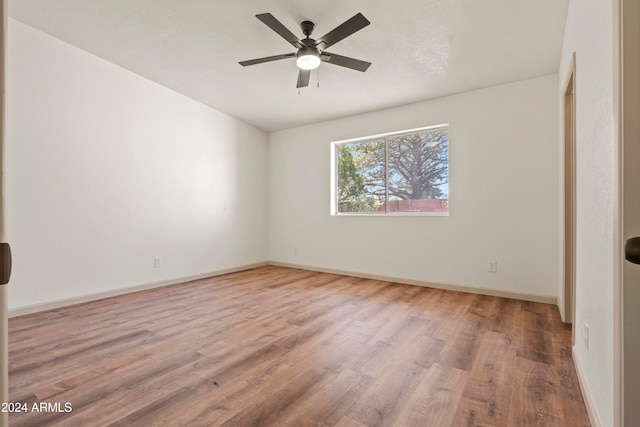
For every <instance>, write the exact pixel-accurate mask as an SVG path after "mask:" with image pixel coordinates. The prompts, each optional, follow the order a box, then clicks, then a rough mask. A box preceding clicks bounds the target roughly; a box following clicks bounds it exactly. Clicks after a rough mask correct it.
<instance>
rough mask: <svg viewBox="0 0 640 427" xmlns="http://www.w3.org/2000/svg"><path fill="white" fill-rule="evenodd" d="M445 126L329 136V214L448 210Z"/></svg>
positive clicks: (446, 131) (440, 213) (434, 211)
mask: <svg viewBox="0 0 640 427" xmlns="http://www.w3.org/2000/svg"><path fill="white" fill-rule="evenodd" d="M448 131H449V129H448V127H447V126H446V125H444V126H435V127H428V128H422V129H413V130H410V131H404V132H397V133H391V134H385V135H380V136H373V137H366V138H359V139H354V140H349V141H340V142H334V143H333V144H332V150H333V155H332V159H333V168H334V175H333V178H334V185H333V203H332V214H378V215H385V214H398V213H402V214H411V213H414V214H431V215H448V212H449V136H448Z"/></svg>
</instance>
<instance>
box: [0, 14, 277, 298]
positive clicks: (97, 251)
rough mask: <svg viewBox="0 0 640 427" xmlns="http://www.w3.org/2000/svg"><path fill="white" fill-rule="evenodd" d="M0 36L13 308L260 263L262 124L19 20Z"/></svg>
mask: <svg viewBox="0 0 640 427" xmlns="http://www.w3.org/2000/svg"><path fill="white" fill-rule="evenodd" d="M8 40H9V60H8V63H9V70H8V89H7V110H8V114H7V158H8V161H7V177H6V182H7V208H8V212H7V228H8V239H9V241H10V242H11V245H12V249H13V254H14V266H13V277H12V280H11V286H10V287H9V306H10V308H16V307H23V306H28V305H32V304H38V303H42V302H46V301H52V300H59V299H63V298H69V297H74V296H78V295H84V294H91V293H96V292H103V291H108V290H111V289H116V288H122V287H126V286H131V285H140V284H144V283H150V282H157V281H165V280H171V279H174V278H180V277H186V276H191V275H198V274H203V273H208V272H213V271H217V270H221V269H227V268H233V267H238V266H243V265H247V264H251V263H256V262H264V261H265V260H266V254H267V243H266V237H267V233H266V230H267V222H266V214H267V198H266V190H267V186H266V180H267V172H266V168H267V146H266V145H267V135H266V134H265V133H264V132H263V131H260V130H258V129H256V128H254V127H252V126H249V125H247V124H245V123H243V122H240V121H238V120H236V119H234V118H232V117H230V116H227V115H225V114H222V113H220V112H218V111H216V110H213V109H211V108H209V107H207V106H204V105H202V104H199V103H197V102H195V101H193V100H191V99H189V98H186V97H184V96H182V95H179V94H177V93H175V92H173V91H170V90H168V89H166V88H164V87H162V86H159V85H157V84H155V83H153V82H150V81H149V80H146V79H144V78H142V77H140V76H138V75H135V74H133V73H131V72H129V71H127V70H124V69H122V68H119V67H117V66H115V65H113V64H111V63H108V62H106V61H104V60H102V59H99V58H97V57H95V56H93V55H90V54H88V53H86V52H84V51H81V50H79V49H77V48H75V47H72V46H70V45H68V44H65V43H63V42H61V41H59V40H57V39H54V38H52V37H50V36H48V35H45V34H44V33H41V32H39V31H36V30H34V29H32V28H30V27H28V26H25V25H24V24H22V23H20V22H18V21H14V20H10V21H9V38H8ZM154 257H160V258H161V265H162V266H161V268H154V263H153V258H154Z"/></svg>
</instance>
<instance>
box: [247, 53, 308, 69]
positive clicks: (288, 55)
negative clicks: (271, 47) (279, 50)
mask: <svg viewBox="0 0 640 427" xmlns="http://www.w3.org/2000/svg"><path fill="white" fill-rule="evenodd" d="M295 57H296V54H295V53H285V54H282V55H274V56H266V57H264V58H257V59H250V60H248V61H240V62H239V64H240V65H242V66H243V67H246V66H248V65H256V64H262V63H263V62H271V61H277V60H278V59H287V58H295Z"/></svg>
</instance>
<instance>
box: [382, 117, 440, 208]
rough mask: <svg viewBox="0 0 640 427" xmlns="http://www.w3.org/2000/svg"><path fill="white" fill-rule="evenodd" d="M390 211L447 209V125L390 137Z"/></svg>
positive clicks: (388, 140) (388, 142)
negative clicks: (431, 129) (444, 127)
mask: <svg viewBox="0 0 640 427" xmlns="http://www.w3.org/2000/svg"><path fill="white" fill-rule="evenodd" d="M387 144H388V147H387V148H388V153H389V154H388V156H389V212H448V205H449V200H448V199H449V185H448V172H449V170H448V169H449V166H448V136H447V130H446V129H440V130H434V131H423V132H419V133H411V134H405V135H397V136H390V137H387Z"/></svg>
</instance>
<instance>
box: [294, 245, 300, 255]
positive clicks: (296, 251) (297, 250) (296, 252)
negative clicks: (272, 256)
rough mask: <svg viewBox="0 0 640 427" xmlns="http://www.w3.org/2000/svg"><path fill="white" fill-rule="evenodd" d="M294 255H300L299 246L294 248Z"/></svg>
mask: <svg viewBox="0 0 640 427" xmlns="http://www.w3.org/2000/svg"><path fill="white" fill-rule="evenodd" d="M293 253H294V254H296V255H298V253H300V249H299V248H298V247H297V246H294V247H293Z"/></svg>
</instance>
